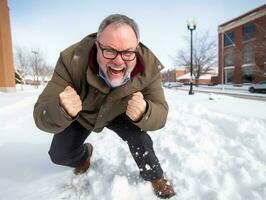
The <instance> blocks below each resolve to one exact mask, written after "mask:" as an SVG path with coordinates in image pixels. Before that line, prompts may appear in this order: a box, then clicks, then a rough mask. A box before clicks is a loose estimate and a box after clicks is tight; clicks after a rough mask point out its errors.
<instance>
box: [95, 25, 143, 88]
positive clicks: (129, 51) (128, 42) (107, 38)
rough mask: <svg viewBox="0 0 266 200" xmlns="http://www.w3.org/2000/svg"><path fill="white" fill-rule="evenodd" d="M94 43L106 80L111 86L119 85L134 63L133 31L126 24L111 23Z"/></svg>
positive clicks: (135, 41)
mask: <svg viewBox="0 0 266 200" xmlns="http://www.w3.org/2000/svg"><path fill="white" fill-rule="evenodd" d="M96 45H97V61H98V63H99V66H100V67H101V69H102V71H103V73H104V74H105V76H106V78H107V80H108V81H109V83H110V84H111V86H112V87H118V86H120V85H121V84H122V83H123V81H124V80H125V79H126V78H127V77H128V75H129V74H130V73H131V72H132V70H133V69H134V67H135V65H136V57H135V53H134V51H136V48H137V46H138V40H137V37H136V35H135V32H134V31H133V29H132V28H131V27H130V26H128V25H119V26H116V25H112V24H111V25H109V26H107V27H106V28H105V29H104V31H103V32H102V33H101V35H100V37H99V40H98V41H97V42H96ZM116 51H118V52H120V53H118V54H117V52H116ZM116 54H117V55H116ZM115 55H116V56H115ZM113 57H114V58H113Z"/></svg>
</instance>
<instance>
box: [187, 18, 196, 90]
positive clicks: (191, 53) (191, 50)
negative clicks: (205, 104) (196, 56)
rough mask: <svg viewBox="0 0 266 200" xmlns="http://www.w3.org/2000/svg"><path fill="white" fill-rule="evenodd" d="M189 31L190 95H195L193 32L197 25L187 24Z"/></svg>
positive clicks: (193, 23)
mask: <svg viewBox="0 0 266 200" xmlns="http://www.w3.org/2000/svg"><path fill="white" fill-rule="evenodd" d="M187 29H188V30H189V31H190V89H189V93H188V94H189V95H193V94H194V91H193V79H192V77H193V31H194V30H196V23H195V21H194V20H193V22H192V23H191V22H187Z"/></svg>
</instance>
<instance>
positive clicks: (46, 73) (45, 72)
mask: <svg viewBox="0 0 266 200" xmlns="http://www.w3.org/2000/svg"><path fill="white" fill-rule="evenodd" d="M53 71H54V70H53V68H52V67H50V66H49V65H47V64H46V63H45V62H44V63H43V65H42V66H40V69H39V77H40V78H41V82H45V81H46V80H47V78H49V77H51V76H52V74H53Z"/></svg>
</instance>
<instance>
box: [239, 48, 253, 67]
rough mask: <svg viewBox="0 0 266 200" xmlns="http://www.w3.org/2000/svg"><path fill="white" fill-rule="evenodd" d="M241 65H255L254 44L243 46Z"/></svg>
mask: <svg viewBox="0 0 266 200" xmlns="http://www.w3.org/2000/svg"><path fill="white" fill-rule="evenodd" d="M242 59H243V64H251V63H255V44H248V45H245V46H244V48H243V51H242Z"/></svg>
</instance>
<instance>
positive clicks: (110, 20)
mask: <svg viewBox="0 0 266 200" xmlns="http://www.w3.org/2000/svg"><path fill="white" fill-rule="evenodd" d="M110 24H114V25H123V24H127V25H128V26H130V27H131V28H132V29H133V31H134V32H135V34H136V37H137V40H138V41H139V38H140V35H139V27H138V25H137V23H136V22H135V21H134V20H133V19H131V18H129V17H127V16H125V15H121V14H112V15H109V16H107V17H106V18H105V19H104V20H103V21H102V23H101V24H100V26H99V28H98V32H97V40H99V38H100V35H101V33H102V32H103V31H104V29H105V28H106V27H107V26H109V25H110Z"/></svg>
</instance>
